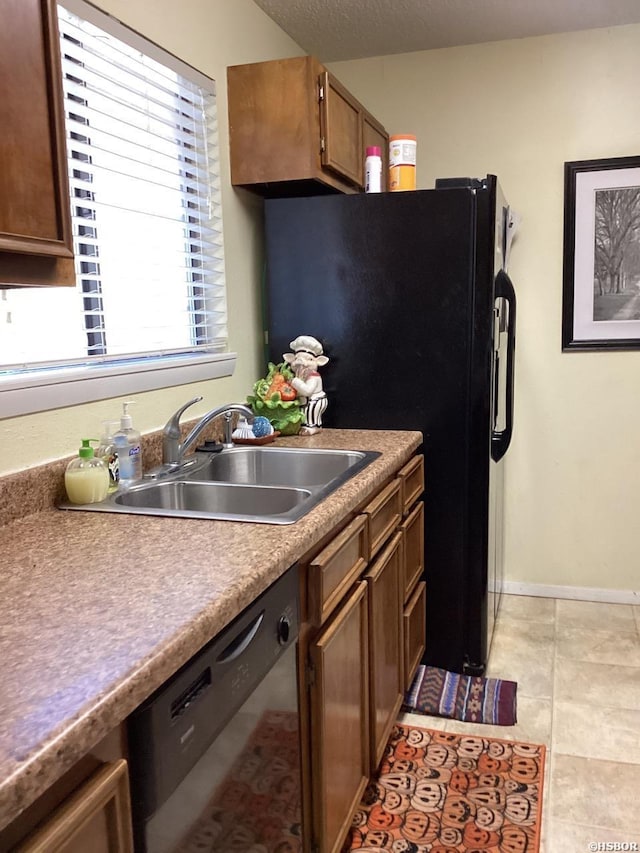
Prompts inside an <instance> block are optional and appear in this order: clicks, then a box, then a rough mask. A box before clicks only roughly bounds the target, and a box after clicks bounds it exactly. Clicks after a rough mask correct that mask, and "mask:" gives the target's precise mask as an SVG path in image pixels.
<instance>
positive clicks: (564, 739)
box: [401, 595, 640, 853]
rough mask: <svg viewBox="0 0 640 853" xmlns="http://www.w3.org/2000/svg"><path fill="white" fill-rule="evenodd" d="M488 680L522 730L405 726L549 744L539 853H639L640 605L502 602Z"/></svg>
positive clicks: (409, 719) (438, 723)
mask: <svg viewBox="0 0 640 853" xmlns="http://www.w3.org/2000/svg"><path fill="white" fill-rule="evenodd" d="M486 675H487V676H490V677H494V678H508V679H511V680H513V681H517V682H518V694H517V695H518V699H517V701H518V723H517V725H515V726H509V727H507V726H484V725H480V726H476V725H471V724H468V723H459V722H455V721H452V720H446V721H445V720H442V719H439V718H436V717H426V716H422V715H415V714H404V715H402V717H401V720H402V721H403V722H406V723H408V724H414V725H418V726H425V727H427V728H429V727H430V728H439V729H445V730H446V731H451V732H470V733H471V732H473V733H478V734H480V733H485V734H487V735H489V736H491V737H499V738H507V739H516V740H524V741H529V742H531V743H544V744H546V745H547V747H548V751H547V765H546V781H545V787H544V796H543V823H542V844H541V847H540V853H583V851H584V853H588V851H590V850H639V851H640V606H632V605H625V604H601V603H596V602H590V601H568V600H564V599H551V598H531V597H527V596H516V595H505V596H503V597H502V604H501V608H500V614H499V617H498V621H497V623H496V631H495V634H494V639H493V646H492V649H491V654H490V658H489V666H488V669H487V673H486ZM592 845H593V846H592ZM596 845H601V846H596ZM614 845H615V846H614Z"/></svg>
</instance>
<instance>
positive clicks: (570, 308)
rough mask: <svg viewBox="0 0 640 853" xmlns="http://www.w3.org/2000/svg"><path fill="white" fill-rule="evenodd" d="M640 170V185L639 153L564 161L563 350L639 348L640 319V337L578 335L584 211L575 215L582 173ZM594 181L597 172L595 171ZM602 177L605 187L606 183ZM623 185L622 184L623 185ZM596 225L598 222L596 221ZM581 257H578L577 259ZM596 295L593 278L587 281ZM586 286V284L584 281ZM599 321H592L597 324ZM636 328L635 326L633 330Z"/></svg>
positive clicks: (639, 181) (591, 292) (639, 178)
mask: <svg viewBox="0 0 640 853" xmlns="http://www.w3.org/2000/svg"><path fill="white" fill-rule="evenodd" d="M632 169H637V170H638V186H640V155H638V156H632V157H631V156H630V157H611V158H605V159H597V160H574V161H567V162H565V164H564V249H563V284H562V351H563V352H570V351H590V350H591V351H593V350H595V351H598V350H636V349H640V320H639V321H637V337H636V336H628V337H586V336H585V337H584V338H583V337H576V331H575V325H576V323H575V318H576V292H577V288H578V287H579V286H580V284H579V283H576V260H577V259H576V219H577V218H578V220H580V219H581V216H580V214H581V211H578V216H576V203H577V184H578V179H579V178H578V176H579V175H581V174H583V173H589V172H591V173H602V174H603V176H604V175H605V174H606V173H608V172H612V171H618V170H632ZM594 181H597V176H596V175H594ZM606 183H607V182H606V181H603V188H604V186H605V185H606ZM623 186H624V185H621V188H623ZM594 227H595V225H594ZM578 260H579V259H578ZM588 285H589V288H590V294H591V298H593V279H592V280H591V281H589V283H588ZM583 286H584V285H583ZM595 322H596V321H592V323H593V324H595ZM634 331H635V330H634Z"/></svg>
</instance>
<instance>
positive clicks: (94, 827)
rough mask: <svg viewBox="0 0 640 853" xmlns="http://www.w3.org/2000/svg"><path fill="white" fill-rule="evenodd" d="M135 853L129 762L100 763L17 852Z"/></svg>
mask: <svg viewBox="0 0 640 853" xmlns="http://www.w3.org/2000/svg"><path fill="white" fill-rule="evenodd" d="M53 850H55V851H56V853H88V851H91V853H133V836H132V832H131V805H130V800H129V781H128V776H127V762H126V761H125V760H124V759H121V760H120V761H116V762H115V763H113V764H105V765H103V766H102V767H100V768H99V769H98V770H96V772H95V773H94V774H93V776H91V777H90V778H89V779H88V780H87V781H86V782H85V783H84V784H82V785H81V786H80V787H79V788H78V789H77V790H76V791H75V792H74V793H73V794H72V795H71V796H70V797H68V799H67V800H65V801H64V802H63V803H62V805H61V806H60V807H59V808H58V809H57V810H56V811H55V812H54V813H53V815H52V816H51V817H50V818H49V819H48V820H47V821H45V823H44V824H43V825H42V826H41V827H40V828H39V829H37V830H36V831H35V832H34V833H33V834H32V835H31V836H29V838H27V839H26V840H25V841H24V842H23V843H22V844H20V845H19V846H18V848H17V853H51V851H53Z"/></svg>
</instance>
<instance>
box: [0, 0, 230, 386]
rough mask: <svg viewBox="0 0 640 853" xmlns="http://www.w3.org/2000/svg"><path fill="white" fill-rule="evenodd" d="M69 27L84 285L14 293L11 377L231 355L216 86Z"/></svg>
mask: <svg viewBox="0 0 640 853" xmlns="http://www.w3.org/2000/svg"><path fill="white" fill-rule="evenodd" d="M59 28H60V41H61V55H62V70H63V84H64V94H65V121H66V133H67V147H68V168H69V182H70V194H71V213H72V222H73V233H74V250H75V257H76V279H77V287H76V291H75V293H74V292H73V290H72V289H60V290H58V289H50V288H47V289H31V288H29V289H23V290H12V291H4V292H3V294H2V297H3V298H2V301H1V302H0V316H2V315H3V314H4V315H5V316H2V318H3V319H5V320H6V322H5V323H4V324H3V335H2V336H0V365H1V366H0V372H2V371H4V372H5V374H6V373H9V372H11V373H14V374H15V372H16V370H18V371H22V372H30V371H34V370H35V371H37V370H40V369H42V368H43V367H47V368H49V369H51V368H53V367H54V366H55V367H56V368H60V367H63V368H68V367H69V366H70V365H72V364H83V365H86V364H88V363H95V362H98V363H105V362H111V361H113V360H114V359H115V360H126V361H127V362H128V361H131V362H135V360H136V359H140V358H144V359H148V358H150V357H154V356H159V357H163V356H164V357H169V358H173V357H175V356H176V355H177V354H189V353H193V354H196V353H202V352H209V353H220V352H224V351H226V349H227V325H226V323H227V318H226V298H225V282H224V257H223V242H222V220H221V208H220V188H219V175H218V168H217V166H218V151H217V144H218V142H217V123H216V111H215V95H214V92H213V81H210V82H211V87H210V89H209V90H207V88H205V87H204V86H202V85H201V84H200V82H192V81H191V80H190V79H188V78H187V77H185V76H182V75H181V74H179V73H177V72H176V71H175V70H172V69H171V68H169V67H167V66H166V65H164V64H163V63H162V62H159V61H157V60H156V59H155V58H151V57H150V56H148V55H146V53H145V52H143V51H141V50H140V49H139V47H138V46H136V47H132V46H130V45H129V44H127V43H125V42H124V41H121V40H120V39H119V38H116V37H115V36H113V35H111V34H110V33H107V32H104V31H103V30H102V29H100V28H98V27H96V26H94V24H92V23H89V22H87V21H85V20H82V19H80V18H78V17H77V16H76V15H74V14H72V13H70V12H68V11H67V10H66V9H64V8H62V7H59ZM134 35H135V34H134ZM133 41H134V43H135V41H136V40H135V39H134V40H133ZM153 47H154V48H155V46H153ZM157 52H158V49H157V48H155V50H154V53H155V54H157ZM194 77H197V74H194ZM4 332H6V334H4Z"/></svg>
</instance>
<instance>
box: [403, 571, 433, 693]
mask: <svg viewBox="0 0 640 853" xmlns="http://www.w3.org/2000/svg"><path fill="white" fill-rule="evenodd" d="M426 618H427V585H426V584H425V582H424V581H422V582H421V583H419V584H418V586H417V587H416V588H415V590H414V592H413V595H412V596H411V598H410V599H409V601H408V602H407V604H406V607H405V608H404V616H403V620H404V625H403V634H404V687H405V690H408V689H409V688H410V687H411V682H412V681H413V677H414V675H415V674H416V670H417V669H418V666H419V665H420V661H421V660H422V655H423V654H424V650H425V637H426Z"/></svg>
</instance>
